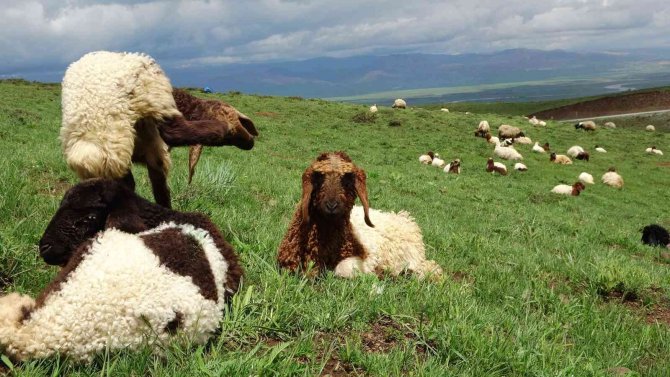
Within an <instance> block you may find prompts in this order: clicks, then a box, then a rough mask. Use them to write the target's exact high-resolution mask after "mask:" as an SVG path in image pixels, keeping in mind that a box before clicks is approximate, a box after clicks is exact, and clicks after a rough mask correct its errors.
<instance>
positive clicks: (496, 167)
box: [486, 158, 507, 175]
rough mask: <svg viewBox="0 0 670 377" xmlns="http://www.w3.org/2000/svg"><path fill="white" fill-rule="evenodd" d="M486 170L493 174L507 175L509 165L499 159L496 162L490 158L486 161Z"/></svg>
mask: <svg viewBox="0 0 670 377" xmlns="http://www.w3.org/2000/svg"><path fill="white" fill-rule="evenodd" d="M486 171H487V172H488V173H493V174H495V173H498V174H500V175H507V166H505V165H504V164H503V163H500V162H497V161H495V162H494V161H493V159H492V158H489V159H488V161H486Z"/></svg>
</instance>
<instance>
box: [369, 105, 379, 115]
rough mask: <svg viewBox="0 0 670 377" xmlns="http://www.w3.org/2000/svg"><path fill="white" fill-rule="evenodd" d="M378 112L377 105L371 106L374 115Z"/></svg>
mask: <svg viewBox="0 0 670 377" xmlns="http://www.w3.org/2000/svg"><path fill="white" fill-rule="evenodd" d="M377 111H378V109H377V104H376V103H375V104H374V105H372V106H370V112H371V113H372V114H374V113H376V112H377Z"/></svg>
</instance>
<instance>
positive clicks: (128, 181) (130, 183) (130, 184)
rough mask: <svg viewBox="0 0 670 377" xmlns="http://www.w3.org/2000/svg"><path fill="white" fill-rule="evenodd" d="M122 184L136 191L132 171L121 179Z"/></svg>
mask: <svg viewBox="0 0 670 377" xmlns="http://www.w3.org/2000/svg"><path fill="white" fill-rule="evenodd" d="M121 183H123V184H124V185H126V187H128V188H129V189H130V190H132V191H135V178H134V177H133V172H132V171H131V170H128V173H126V175H124V176H123V178H121Z"/></svg>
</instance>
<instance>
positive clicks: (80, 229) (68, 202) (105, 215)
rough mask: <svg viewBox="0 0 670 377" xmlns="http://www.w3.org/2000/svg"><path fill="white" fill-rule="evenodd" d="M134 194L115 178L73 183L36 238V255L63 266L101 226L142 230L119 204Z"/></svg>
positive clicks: (139, 222)
mask: <svg viewBox="0 0 670 377" xmlns="http://www.w3.org/2000/svg"><path fill="white" fill-rule="evenodd" d="M134 195H135V194H134V193H133V192H132V191H131V190H130V189H128V188H127V187H126V186H124V185H123V184H122V183H120V182H119V181H115V180H108V179H89V180H86V181H83V182H81V183H79V184H77V185H75V186H73V187H72V188H70V189H69V190H68V191H67V192H66V193H65V196H64V197H63V200H62V201H61V204H60V207H59V208H58V210H57V211H56V214H54V216H53V217H52V218H51V221H50V222H49V225H47V228H46V230H45V231H44V234H43V235H42V238H41V239H40V243H39V252H40V256H41V257H42V258H43V259H44V261H45V262H46V263H48V264H52V265H64V264H66V263H67V262H68V260H69V259H70V256H71V255H72V253H73V252H74V250H75V249H76V248H77V247H78V246H79V245H80V244H81V243H83V242H84V241H86V240H88V239H90V238H91V237H93V236H95V234H96V233H98V232H99V231H101V230H103V229H106V228H110V227H115V228H118V229H121V230H124V231H128V232H138V231H142V230H145V227H144V224H143V223H142V222H141V220H140V219H139V217H137V216H133V215H132V212H133V211H132V210H131V209H130V208H128V207H127V206H124V207H123V208H121V207H122V206H121V204H126V203H124V200H123V198H124V197H126V198H127V197H132V196H134ZM121 216H122V217H123V220H122V221H121V220H120V219H119V217H121Z"/></svg>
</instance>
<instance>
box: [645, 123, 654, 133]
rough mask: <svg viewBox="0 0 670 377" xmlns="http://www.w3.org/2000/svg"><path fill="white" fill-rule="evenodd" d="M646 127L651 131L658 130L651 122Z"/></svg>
mask: <svg viewBox="0 0 670 377" xmlns="http://www.w3.org/2000/svg"><path fill="white" fill-rule="evenodd" d="M644 129H645V130H647V131H651V132H654V131H656V127H654V126H652V125H651V124H650V125H648V126H647V127H645V128H644Z"/></svg>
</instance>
